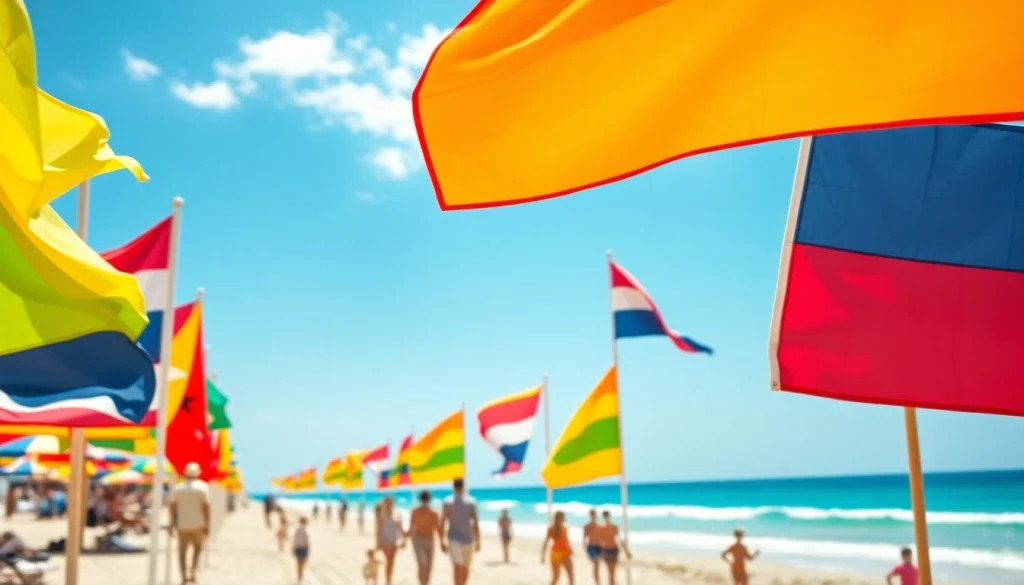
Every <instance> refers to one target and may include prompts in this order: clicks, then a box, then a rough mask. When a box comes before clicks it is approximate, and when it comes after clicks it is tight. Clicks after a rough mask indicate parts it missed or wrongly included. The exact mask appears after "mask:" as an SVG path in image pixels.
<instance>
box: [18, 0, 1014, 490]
mask: <svg viewBox="0 0 1024 585" xmlns="http://www.w3.org/2000/svg"><path fill="white" fill-rule="evenodd" d="M27 4H28V7H29V10H30V13H31V16H32V20H33V25H34V28H35V35H36V44H37V48H38V60H39V72H40V81H41V85H42V86H43V87H44V88H45V89H47V90H48V91H50V92H51V93H53V94H55V95H56V96H58V97H60V98H62V99H64V100H66V101H68V102H71V103H73V104H75V105H77V106H80V107H83V108H86V109H89V110H92V111H95V112H97V113H100V114H101V115H103V116H104V117H105V118H106V120H107V122H108V125H109V126H110V128H111V131H112V133H113V145H114V147H115V149H116V150H117V151H118V152H120V153H124V154H130V155H132V156H134V157H136V158H137V159H138V160H139V161H140V162H141V163H142V164H143V166H144V167H145V168H146V170H147V171H148V172H149V174H150V175H151V176H152V180H151V181H150V182H149V183H147V184H142V185H140V184H137V183H135V182H134V181H133V180H132V179H131V178H130V177H129V176H128V175H127V173H123V174H121V175H119V176H108V177H103V178H100V179H99V180H97V181H95V183H94V187H93V200H92V210H91V218H90V243H91V244H92V245H93V247H95V248H97V249H100V250H103V249H107V248H111V247H114V246H117V245H120V244H121V243H123V242H124V241H126V240H128V239H130V238H131V237H133V236H135V235H136V234H137V233H139V232H141V231H142V230H144V229H146V228H148V227H149V226H150V225H152V224H153V223H155V222H156V221H158V220H159V219H160V218H162V217H163V216H165V215H166V214H167V213H169V209H170V199H171V197H173V196H175V195H181V196H183V197H184V198H185V200H186V205H185V211H184V220H183V232H182V247H181V256H180V257H181V264H180V272H179V281H178V297H179V299H180V300H181V301H182V302H185V301H188V300H189V299H190V298H191V297H192V296H193V295H194V291H195V290H196V288H197V287H200V286H202V287H205V288H206V291H207V295H206V334H207V342H208V343H209V344H210V353H209V360H210V364H211V366H212V369H213V370H215V371H216V372H218V373H219V375H220V385H221V386H222V388H223V389H224V390H225V392H226V393H228V395H229V396H230V399H231V402H230V406H229V410H230V414H231V417H232V419H233V422H234V424H235V437H234V439H235V442H236V445H237V448H238V452H239V458H240V460H241V462H242V465H243V468H244V472H245V475H246V479H247V480H248V484H249V486H250V488H251V489H256V490H258V489H261V488H264V487H265V486H266V485H267V482H268V478H269V477H270V476H272V475H281V474H286V473H290V472H293V471H297V470H299V469H300V468H303V467H306V466H310V465H322V464H323V463H324V462H325V461H326V460H327V459H328V458H330V457H333V456H336V455H338V454H340V453H342V452H344V451H346V450H349V449H356V448H367V447H372V446H375V445H376V444H379V443H382V442H384V441H387V440H388V439H390V440H391V441H392V443H393V444H397V442H398V441H399V440H400V439H401V437H402V436H403V435H404V434H405V433H407V432H408V430H409V428H410V427H415V428H416V429H420V430H424V429H426V428H427V427H429V426H430V425H432V424H433V423H435V422H437V421H438V420H440V419H441V418H442V417H443V416H444V415H446V414H448V413H450V412H452V411H453V410H456V409H457V408H459V405H460V403H463V402H465V404H466V406H467V409H468V410H469V412H470V415H471V416H470V418H469V422H470V423H472V414H473V413H475V409H476V408H477V407H478V406H479V405H481V404H483V403H484V402H486V401H488V400H490V399H492V398H495V397H497V396H500V395H502V394H504V393H509V392H513V391H517V390H521V389H523V388H526V387H528V386H531V385H534V384H536V383H538V382H539V380H540V377H541V375H542V374H544V373H547V374H548V375H549V376H550V380H551V410H552V428H553V432H554V434H556V435H557V433H558V431H559V430H560V428H561V426H562V425H563V424H564V422H565V421H566V419H567V418H568V416H569V415H570V414H571V412H572V411H573V410H574V409H575V407H576V406H577V404H578V403H579V401H580V400H581V399H582V398H583V397H584V396H585V395H586V393H587V392H588V391H589V390H590V389H591V387H592V386H593V385H594V384H595V383H596V382H597V380H598V379H599V377H600V376H601V374H602V373H603V371H604V370H605V369H606V368H607V367H608V365H609V363H610V359H611V355H610V341H609V315H608V303H609V299H608V282H607V278H608V277H607V272H606V267H605V258H604V251H605V250H606V249H609V248H610V249H612V250H614V251H615V256H616V259H617V260H618V261H619V262H620V263H621V264H623V265H624V266H625V267H626V268H627V269H628V270H630V271H631V272H632V273H633V274H634V275H635V276H636V277H637V278H639V279H640V281H641V282H642V283H643V284H644V286H645V287H646V288H647V290H648V292H650V294H651V295H652V296H653V297H654V299H655V301H656V302H657V303H658V305H659V308H660V309H661V311H662V313H663V315H664V316H665V318H666V320H667V321H668V323H669V325H670V326H672V327H673V328H675V329H678V330H680V331H682V332H684V333H685V334H687V335H690V336H693V337H694V338H696V339H698V340H700V341H701V342H703V343H705V344H708V345H711V346H712V347H714V348H715V350H716V354H715V356H714V357H711V358H708V357H705V356H691V355H686V354H682V353H680V352H679V351H678V350H676V349H675V347H674V346H673V345H672V344H671V342H670V341H668V340H666V339H661V338H651V339H642V340H626V341H624V342H623V343H622V344H621V346H620V355H621V383H622V396H623V420H624V426H625V437H624V441H625V448H626V452H627V471H628V475H629V477H630V478H631V479H633V480H637V481H652V480H673V479H679V480H685V479H717V478H723V479H724V478H746V477H769V476H794V475H819V474H822V475H823V474H844V473H870V472H902V471H904V470H905V469H906V465H907V462H906V451H905V443H904V435H903V422H902V421H903V418H902V412H901V411H900V410H899V409H894V408H886V407H873V406H865V405H856V404H846V403H840V402H832V401H828V400H823V399H815V398H808V397H801V396H795V395H787V394H779V393H772V392H770V391H769V389H768V361H767V339H768V325H769V321H770V318H771V309H772V301H773V294H774V288H775V279H776V275H777V266H778V256H779V246H780V241H781V237H782V231H783V226H784V223H785V215H786V208H787V204H788V197H789V191H790V186H791V182H792V175H793V169H794V164H795V156H796V143H795V142H780V143H775V144H768V145H763V146H758V147H753V148H745V149H741V150H736V151H731V152H724V153H716V154H709V155H703V156H699V157H696V158H692V159H689V160H685V161H681V162H677V163H674V164H672V165H669V166H667V167H664V168H661V169H659V170H656V171H654V172H651V173H647V174H646V175H643V176H640V177H636V178H634V179H630V180H628V181H625V182H622V183H619V184H616V185H611V186H607V187H603V188H600V189H596V190H593V191H589V192H586V193H582V194H578V195H574V196H571V197H566V198H562V199H558V200H553V201H548V202H543V203H536V204H530V205H526V206H521V207H515V208H506V209H496V210H483V211H471V212H456V213H448V214H443V213H441V212H440V211H439V210H438V208H437V204H436V202H435V198H434V195H433V192H432V190H431V187H430V183H429V180H428V179H427V176H426V174H425V172H424V171H423V169H422V159H421V158H420V156H419V152H418V149H417V147H416V145H415V141H414V135H413V134H411V132H412V120H411V113H410V110H409V104H408V95H409V90H410V88H411V83H412V82H413V81H414V80H415V78H416V77H418V75H419V71H420V68H421V67H422V64H423V62H424V61H425V59H426V57H427V56H428V55H429V52H430V49H431V48H432V47H433V44H434V43H436V42H437V40H438V39H439V37H440V34H441V33H442V31H443V30H445V29H447V28H450V27H451V26H453V25H454V24H456V23H457V22H458V20H459V19H461V17H462V16H463V15H464V14H465V13H466V12H468V11H469V9H470V8H471V7H472V2H471V0H436V1H434V2H418V1H413V0H380V1H378V2H362V3H356V2H344V3H342V2H323V1H322V0H320V1H312V0H292V1H290V2H267V1H261V2H244V3H243V2H238V1H235V0H231V1H228V0H218V1H217V2H199V1H198V0H178V1H175V2H144V3H132V4H131V5H130V6H129V5H128V4H124V5H123V6H122V7H121V8H119V9H117V10H114V9H112V8H110V7H109V5H108V4H105V3H59V6H58V3H54V2H51V1H48V0H28V2H27ZM523 172H529V169H523ZM56 206H57V209H58V211H60V212H61V213H62V214H63V215H64V216H65V217H66V218H67V219H68V220H69V222H73V221H74V209H75V201H74V198H73V197H65V198H63V199H62V200H60V201H58V203H57V205H56ZM920 425H921V440H922V450H923V459H924V466H925V469H926V470H953V469H978V468H1011V467H1024V455H1022V454H1021V453H1020V450H1019V449H1013V448H1011V446H1013V445H1020V444H1022V442H1024V423H1022V422H1021V421H1020V420H1017V419H1011V418H1000V417H991V416H974V415H964V414H952V413H935V412H922V413H921V414H920ZM469 426H470V428H469V432H468V433H467V440H468V455H467V456H468V467H469V472H468V473H469V478H470V480H471V481H472V482H473V483H474V485H479V486H484V485H493V484H492V482H491V480H490V479H489V475H488V474H489V472H490V471H491V470H493V469H494V468H496V467H497V465H498V462H499V461H498V457H497V456H496V455H495V454H493V453H492V452H490V451H489V449H488V447H486V446H485V445H484V444H483V442H482V441H481V440H480V439H479V436H478V435H477V434H476V432H475V429H474V428H473V425H472V424H470V425H469ZM540 433H541V429H540V426H538V432H537V435H536V437H535V443H534V450H533V452H532V454H531V456H529V457H528V460H527V465H526V469H525V471H524V472H523V473H522V474H521V475H520V476H518V477H516V478H513V479H510V480H505V482H504V485H509V484H510V483H511V484H536V483H538V482H539V476H538V471H539V468H540V466H541V464H542V457H541V449H542V445H543V443H542V435H541V434H540Z"/></svg>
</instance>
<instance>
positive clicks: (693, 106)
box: [413, 0, 1024, 209]
mask: <svg viewBox="0 0 1024 585" xmlns="http://www.w3.org/2000/svg"><path fill="white" fill-rule="evenodd" d="M1021 23H1024V2H1020V1H1007V0H943V1H940V2H937V1H935V0H858V1H856V2H830V1H823V0H775V1H772V2H769V1H767V0H718V1H715V2H709V1H708V0H629V1H623V0H482V1H481V2H480V4H479V5H478V6H477V7H476V8H475V9H474V10H473V12H472V13H470V14H469V16H467V17H466V19H465V20H463V22H462V23H461V24H460V25H459V27H458V28H456V29H455V31H454V32H453V33H452V34H451V35H450V36H449V37H448V38H447V39H446V40H445V41H444V42H443V43H441V45H440V46H439V47H438V49H437V51H436V52H435V54H434V56H433V58H432V59H431V61H430V63H428V65H427V67H426V70H425V71H424V72H423V77H422V78H421V79H420V82H419V85H418V86H417V88H416V91H415V93H414V95H413V113H414V116H415V119H416V126H417V130H418V132H419V136H420V144H421V146H422V148H423V153H424V156H425V158H426V162H427V166H428V170H429V172H430V174H431V179H432V180H433V182H434V189H435V190H436V192H437V197H438V201H439V203H440V205H441V208H442V209H467V208H478V207H491V206H498V205H510V204H515V203H525V202H529V201H536V200H539V199H545V198H549V197H556V196H559V195H566V194H568V193H572V192H574V191H579V190H581V189H586V188H588V187H593V186H596V185H600V184H604V183H609V182H612V181H616V180H619V179H623V178H626V177H629V176H631V175H635V174H637V173H640V172H643V171H645V170H648V169H651V168H653V167H656V166H658V165H662V164H665V163H666V162H669V161H672V160H675V159H678V158H682V157H684V156H689V155H693V154H698V153H702V152H708V151H713V150H718V149H722V148H729V147H735V146H743V145H749V144H755V143H758V142H764V141H768V140H774V139H779V138H788V137H795V136H802V135H807V134H818V133H827V132H839V131H849V130H855V129H868V128H883V127H895V126H909V125H923V124H942V123H968V122H972V123H976V122H984V121H1008V120H1019V119H1024V73H1022V72H1024V34H1022V33H1021V28H1020V27H1021Z"/></svg>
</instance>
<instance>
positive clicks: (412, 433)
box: [398, 425, 416, 518]
mask: <svg viewBox="0 0 1024 585" xmlns="http://www.w3.org/2000/svg"><path fill="white" fill-rule="evenodd" d="M409 437H410V438H409V440H410V441H412V442H414V443H415V442H416V427H414V426H413V425H409ZM399 448H401V445H399ZM405 464H406V465H408V464H409V463H408V462H406V463H405ZM398 481H402V474H401V473H399V474H398ZM415 502H416V486H414V485H412V470H411V469H410V470H409V517H410V518H412V509H413V507H414V506H415Z"/></svg>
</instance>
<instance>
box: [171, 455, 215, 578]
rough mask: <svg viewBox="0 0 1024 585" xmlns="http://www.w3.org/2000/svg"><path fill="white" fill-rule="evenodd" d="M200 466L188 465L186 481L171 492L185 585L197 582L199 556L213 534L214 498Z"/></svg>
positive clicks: (179, 558)
mask: <svg viewBox="0 0 1024 585" xmlns="http://www.w3.org/2000/svg"><path fill="white" fill-rule="evenodd" d="M200 472H201V470H200V468H199V464H198V463H194V462H193V463H189V464H188V465H186V466H185V480H184V481H182V482H181V483H179V484H178V485H177V486H175V488H174V492H172V493H171V535H172V536H173V534H174V531H175V530H177V532H178V567H179V568H180V569H181V579H182V582H183V583H195V582H196V571H197V570H198V569H199V555H200V554H201V553H202V552H203V543H204V542H205V541H206V537H207V536H209V534H210V496H209V487H208V486H207V485H206V482H204V481H202V480H201V479H199V474H200ZM190 547H191V548H192V570H191V571H189V570H187V569H188V566H187V562H186V561H187V559H188V549H189V548H190Z"/></svg>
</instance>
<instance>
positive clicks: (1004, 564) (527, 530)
mask: <svg viewBox="0 0 1024 585" xmlns="http://www.w3.org/2000/svg"><path fill="white" fill-rule="evenodd" d="M481 528H482V529H483V531H484V532H485V533H488V534H496V533H497V527H496V526H493V523H492V522H486V523H483V524H482V525H481ZM545 529H546V527H545V525H543V524H534V523H517V524H516V525H515V533H516V535H517V536H520V537H526V538H543V537H544V534H545ZM569 533H570V535H569V537H570V539H572V540H573V541H574V542H575V541H578V540H579V539H581V538H582V536H583V534H582V529H581V528H579V527H571V528H570V529H569ZM629 541H630V544H632V545H633V546H635V547H645V546H646V547H657V548H668V547H671V548H672V549H673V550H678V549H680V548H682V549H688V550H691V551H706V552H711V553H714V554H718V553H719V552H721V551H722V550H723V549H725V548H726V547H727V546H729V545H730V544H732V542H733V539H732V537H730V536H727V535H719V534H701V533H697V532H669V531H640V530H637V531H630V533H629ZM746 543H747V545H748V546H749V547H751V548H754V549H758V550H760V551H761V555H762V556H761V558H762V559H764V560H766V561H768V562H771V560H772V559H771V558H772V556H777V557H804V558H808V557H810V558H827V559H841V560H859V561H878V562H885V563H889V562H892V561H893V559H894V558H896V557H897V556H898V551H899V549H900V548H901V547H902V546H904V545H903V544H895V543H893V544H887V543H866V542H836V541H828V540H804V539H795V538H775V537H763V538H754V537H747V539H746ZM929 550H930V554H931V559H932V562H933V563H943V564H950V565H960V566H964V567H975V568H985V569H1002V570H1007V571H1020V570H1024V553H1019V552H1011V551H1000V550H984V549H974V548H949V547H931V548H930V549H929Z"/></svg>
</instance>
